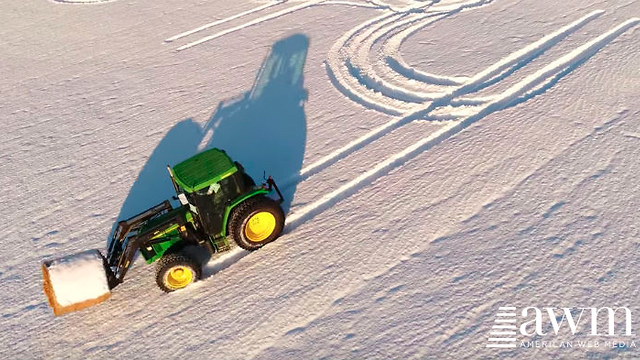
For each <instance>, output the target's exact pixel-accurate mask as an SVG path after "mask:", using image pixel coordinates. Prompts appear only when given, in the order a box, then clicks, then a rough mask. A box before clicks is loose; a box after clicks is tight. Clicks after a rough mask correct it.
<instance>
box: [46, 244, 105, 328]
mask: <svg viewBox="0 0 640 360" xmlns="http://www.w3.org/2000/svg"><path fill="white" fill-rule="evenodd" d="M42 278H43V281H42V282H43V284H42V285H43V288H44V293H45V295H46V296H47V299H48V300H49V305H50V306H51V307H52V308H53V313H54V315H56V316H58V315H62V314H66V313H69V312H72V311H76V310H81V309H84V308H87V307H89V306H92V305H95V304H98V303H101V302H103V301H105V300H107V299H108V298H109V296H110V295H111V292H110V290H109V284H108V280H107V274H106V271H105V268H104V260H103V258H102V255H101V254H100V252H99V251H98V250H87V251H83V252H80V253H77V254H73V255H69V256H65V257H61V258H57V259H54V260H49V261H44V262H43V263H42Z"/></svg>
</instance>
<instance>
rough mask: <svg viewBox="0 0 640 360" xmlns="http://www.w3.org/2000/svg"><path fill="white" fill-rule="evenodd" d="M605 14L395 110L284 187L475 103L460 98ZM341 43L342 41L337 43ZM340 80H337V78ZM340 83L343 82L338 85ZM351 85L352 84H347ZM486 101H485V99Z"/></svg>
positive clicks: (579, 22) (578, 22) (585, 19)
mask: <svg viewBox="0 0 640 360" xmlns="http://www.w3.org/2000/svg"><path fill="white" fill-rule="evenodd" d="M601 14H602V11H601V10H597V11H594V12H592V13H590V14H588V15H587V16H585V17H583V18H581V19H578V20H576V21H574V22H573V23H571V24H569V25H567V26H565V27H562V28H560V29H559V30H557V31H555V32H553V33H551V34H549V35H547V36H544V37H543V38H541V39H540V40H538V41H536V42H534V43H531V44H529V45H527V46H525V47H524V48H522V49H520V50H518V51H516V52H514V53H512V54H510V55H508V56H506V57H504V58H503V59H502V60H500V61H498V62H497V63H495V64H494V65H491V66H489V67H487V68H486V69H485V70H483V71H481V72H479V73H478V74H476V75H475V76H473V77H472V78H470V79H469V81H467V82H466V83H464V84H463V85H461V86H459V87H457V88H456V89H454V90H452V91H449V92H447V93H446V94H444V95H442V96H440V97H439V98H436V99H434V101H433V102H432V103H430V104H429V105H426V106H425V105H419V106H414V107H413V109H414V110H413V111H411V112H409V113H408V114H409V115H406V114H407V113H406V112H405V113H402V112H400V111H398V112H396V113H394V114H395V115H402V114H405V116H402V117H397V118H394V119H393V120H390V121H388V122H387V123H385V124H383V125H381V126H379V127H377V128H375V129H373V130H371V131H370V132H368V133H366V134H364V135H363V136H361V137H359V138H358V139H355V140H353V141H351V142H350V143H348V144H346V145H344V146H342V147H340V148H338V149H336V150H334V151H332V152H331V153H329V154H328V155H326V156H324V157H322V158H320V159H319V160H317V161H315V162H313V163H311V164H310V165H308V166H305V167H304V168H302V169H301V170H300V173H299V174H296V175H294V176H293V177H291V178H289V179H287V180H285V181H284V182H283V184H284V186H288V185H290V184H292V183H294V182H296V183H297V182H299V181H303V180H305V179H307V178H308V177H310V176H312V175H314V174H316V173H318V172H320V171H322V170H324V169H326V168H327V167H329V166H331V165H332V164H334V163H336V162H337V161H339V160H340V159H342V158H344V157H346V156H347V155H349V154H351V153H353V152H355V151H357V150H359V149H361V148H362V147H364V146H366V145H367V144H370V143H371V142H373V141H375V140H377V139H379V138H380V137H382V136H384V135H386V134H387V133H389V132H391V131H393V130H394V129H396V128H399V127H401V126H403V125H405V124H407V123H409V122H411V121H413V120H416V119H419V118H420V115H418V114H420V113H421V115H422V116H424V117H427V118H428V116H429V115H431V114H430V113H431V112H432V111H433V110H435V109H436V108H438V107H443V106H447V105H449V104H455V103H456V101H460V102H462V103H464V104H474V103H473V101H472V100H464V99H458V100H457V99H456V98H460V97H461V96H463V95H467V94H468V93H471V92H473V91H475V90H476V89H478V88H480V87H481V86H482V85H483V83H485V82H486V81H488V80H490V79H491V78H492V77H494V76H496V75H499V74H501V73H502V72H503V71H505V70H506V69H507V68H509V67H511V66H513V65H514V64H517V63H519V62H521V61H522V60H523V59H528V58H531V55H532V54H534V53H540V51H541V49H547V48H549V47H551V46H553V45H555V44H557V43H558V42H559V41H560V40H561V39H562V38H564V37H566V36H568V35H569V34H570V33H572V32H574V31H575V30H577V29H578V28H580V27H581V26H583V25H584V24H586V23H587V22H588V21H590V20H593V19H595V18H596V17H597V16H600V15H601ZM386 16H388V15H383V16H381V17H378V18H376V19H373V20H370V21H369V22H370V23H374V22H377V21H380V20H382V19H383V18H385V17H386ZM354 35H355V32H353V33H347V34H345V35H344V37H351V36H354ZM337 43H338V42H337ZM327 71H328V72H329V73H330V77H331V74H333V72H332V71H331V70H330V69H327ZM336 81H337V80H336ZM338 86H340V84H339V85H338ZM347 87H348V85H347ZM348 91H352V90H348ZM483 100H484V101H487V100H492V99H490V98H487V99H483ZM484 101H483V102H484ZM483 102H478V103H475V105H480V104H482V103H483ZM373 105H374V106H376V105H380V107H382V106H384V105H381V104H375V103H374V104H373Z"/></svg>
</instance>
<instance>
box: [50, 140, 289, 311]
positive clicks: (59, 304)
mask: <svg viewBox="0 0 640 360" xmlns="http://www.w3.org/2000/svg"><path fill="white" fill-rule="evenodd" d="M167 169H168V171H169V176H170V177H171V181H172V183H173V186H174V188H175V191H176V196H174V199H175V200H179V201H180V204H181V205H180V206H179V207H176V208H174V207H173V206H172V205H171V203H170V201H169V200H165V201H163V202H162V203H160V204H158V205H156V206H153V207H151V208H150V209H147V210H145V211H143V212H141V213H140V214H138V215H136V216H133V217H131V218H130V219H127V220H123V221H120V222H118V224H117V226H116V227H115V229H114V231H113V233H112V235H111V238H110V240H109V241H108V243H107V255H106V256H102V255H101V254H100V255H99V257H97V256H96V257H97V258H98V259H99V260H101V261H102V264H101V266H103V267H104V270H105V271H104V273H105V278H104V282H105V285H104V286H103V287H102V291H103V292H104V290H105V289H106V287H107V286H108V290H107V291H110V290H111V289H113V288H114V287H115V286H117V285H118V284H120V283H122V281H123V279H124V276H125V275H126V273H127V271H128V269H129V267H130V266H131V264H132V262H133V259H134V256H135V254H136V253H137V252H138V251H140V254H141V255H142V256H143V258H144V259H145V260H146V262H147V263H149V264H151V263H153V262H156V282H157V284H158V286H159V287H160V289H162V290H163V291H165V292H171V291H174V290H178V289H182V288H184V287H186V286H188V285H189V284H191V283H192V282H194V281H196V280H198V279H199V278H200V276H201V275H202V266H201V264H200V262H199V260H198V256H197V255H198V254H197V251H200V252H202V251H205V252H208V253H209V254H214V253H218V252H223V251H227V250H229V249H230V248H231V246H230V242H229V241H230V240H233V241H234V242H235V243H236V244H237V245H238V246H239V247H241V248H243V249H245V250H249V251H253V250H257V249H259V248H260V247H262V246H264V245H265V244H268V243H270V242H272V241H274V240H275V239H276V238H277V237H278V236H279V235H280V233H281V232H282V229H283V227H284V219H285V216H284V212H283V210H282V207H281V206H280V204H281V203H282V201H283V198H282V194H281V192H280V190H279V189H278V186H277V185H276V183H275V181H274V180H273V179H272V178H271V177H269V178H268V179H266V181H265V182H264V183H263V184H261V185H256V183H255V182H254V181H253V179H252V178H251V177H250V176H249V175H248V174H247V173H246V172H245V171H244V168H243V167H242V165H240V163H238V162H234V161H233V160H231V158H230V157H229V156H228V155H227V154H226V153H225V152H224V151H222V150H219V149H211V150H207V151H204V152H201V153H199V154H197V155H195V156H193V157H191V158H189V159H187V160H185V161H183V162H181V163H179V164H177V165H175V166H174V167H173V168H171V167H169V166H167ZM274 193H275V194H274ZM275 197H277V199H274V198H275ZM194 249H195V250H197V251H196V254H194V251H193V250H194ZM96 252H97V251H96ZM96 252H94V254H95V253H96ZM83 254H84V255H83V256H84V258H83V259H84V260H82V259H80V258H81V257H80V255H78V260H77V262H78V263H81V262H82V261H84V262H85V263H86V264H91V262H88V263H87V259H89V258H88V257H87V256H86V255H87V253H86V252H85V253H83ZM100 258H101V259H100ZM74 261H75V259H74V255H72V256H68V257H66V258H61V259H56V260H52V261H45V262H43V272H44V288H45V293H46V294H47V297H48V298H49V303H50V304H51V305H52V307H53V308H54V313H56V314H61V313H65V312H69V311H73V310H78V309H81V308H84V307H87V306H90V305H93V304H94V303H96V301H94V300H95V299H98V298H100V299H101V300H103V299H104V298H106V297H107V296H105V294H104V293H103V294H100V291H98V290H96V292H95V293H94V294H78V292H79V290H78V291H76V294H69V293H70V292H72V291H70V290H69V279H74V278H75V279H78V278H80V277H81V276H79V274H75V275H74V274H73V272H74V271H75V272H80V271H84V272H85V273H86V272H87V271H89V270H87V269H89V268H88V267H87V266H88V265H87V266H85V267H84V270H83V268H82V266H76V268H75V269H74V268H73V267H72V266H69V264H71V263H73V262H74ZM91 261H93V262H95V261H96V260H95V259H94V260H91ZM55 271H57V272H58V273H55ZM85 277H86V276H85ZM56 279H65V280H64V281H63V280H56ZM56 281H58V282H59V283H61V282H64V283H61V284H60V285H59V286H58V287H59V289H56V285H57V284H56ZM74 281H75V280H74ZM83 281H85V280H83ZM73 285H74V286H77V287H78V288H80V287H85V288H86V287H87V284H82V283H80V282H79V280H78V281H77V283H76V284H73ZM90 285H92V286H93V285H94V284H90ZM96 287H97V286H96ZM59 295H60V296H59ZM61 295H64V299H63V300H61V301H57V300H60V299H58V298H61ZM94 295H96V296H94ZM97 295H101V296H97ZM74 297H79V298H81V300H80V301H77V300H75V299H74V300H69V299H71V298H74ZM65 301H66V302H65ZM97 302H99V301H97ZM56 308H57V311H56Z"/></svg>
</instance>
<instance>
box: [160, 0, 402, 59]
mask: <svg viewBox="0 0 640 360" xmlns="http://www.w3.org/2000/svg"><path fill="white" fill-rule="evenodd" d="M285 2H287V0H284V1H281V2H278V3H274V4H269V6H266V5H263V6H259V7H257V8H255V9H252V10H248V11H245V12H244V13H240V14H237V15H234V16H231V17H230V18H227V19H222V20H219V21H214V22H212V23H209V24H205V25H203V26H200V27H198V28H196V29H193V30H189V31H186V32H184V33H181V34H178V35H176V36H173V37H170V38H168V39H167V40H165V41H166V42H170V41H174V40H177V39H180V38H182V37H185V36H188V35H191V34H194V33H197V32H199V31H202V30H205V29H208V28H210V27H213V26H216V25H220V24H223V23H225V22H228V21H231V20H234V19H237V18H240V17H242V16H245V15H249V14H251V13H254V12H257V11H259V10H263V9H266V8H268V7H271V6H273V5H278V4H283V3H285ZM317 5H346V6H357V7H366V8H373V9H391V7H390V6H388V5H383V4H380V5H377V4H363V3H357V2H352V1H331V0H309V1H307V2H303V3H301V4H299V5H295V6H292V7H289V8H287V9H284V10H280V11H277V12H274V13H271V14H268V15H265V16H262V17H259V18H257V19H254V20H251V21H248V22H246V23H244V24H241V25H238V26H234V27H231V28H228V29H226V30H222V31H219V32H217V33H215V34H212V35H209V36H205V37H203V38H201V39H198V40H195V41H192V42H190V43H188V44H186V45H182V46H180V47H178V48H177V49H176V50H177V51H182V50H186V49H189V48H191V47H194V46H196V45H199V44H202V43H205V42H207V41H210V40H213V39H217V38H219V37H221V36H224V35H227V34H231V33H233V32H236V31H239V30H242V29H244V28H247V27H250V26H253V25H257V24H260V23H263V22H265V21H268V20H272V19H275V18H279V17H282V16H284V15H288V14H291V13H293V12H296V11H298V10H302V9H306V8H309V7H312V6H317Z"/></svg>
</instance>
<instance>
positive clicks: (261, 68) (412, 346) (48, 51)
mask: <svg viewBox="0 0 640 360" xmlns="http://www.w3.org/2000/svg"><path fill="white" fill-rule="evenodd" d="M90 2H93V1H90ZM0 9H1V10H2V11H0V23H2V24H3V26H2V27H0V43H1V44H2V49H3V52H2V54H3V56H2V61H0V73H1V74H2V75H3V76H2V80H3V81H1V82H0V94H1V95H2V96H1V98H2V101H0V118H1V119H2V121H1V126H2V132H1V134H2V135H0V136H1V141H0V158H1V162H0V164H1V166H2V171H1V173H2V177H0V186H1V187H2V189H3V190H4V194H3V196H2V205H3V206H2V207H0V217H1V218H3V219H4V220H5V226H4V232H3V236H2V238H1V239H2V240H1V241H2V248H3V251H2V252H0V281H1V283H2V285H3V291H2V293H1V295H0V296H1V297H0V300H1V301H0V306H1V308H2V323H1V325H0V330H2V331H0V355H1V357H2V358H92V359H93V358H96V359H102V358H104V359H107V358H131V359H141V358H145V359H146V358H167V357H175V358H177V357H185V356H189V357H193V358H221V359H240V358H242V359H244V358H253V359H282V358H314V359H315V358H399V359H400V358H401V359H407V358H417V359H425V358H426V359H496V358H500V359H509V358H517V359H546V358H563V359H584V358H589V359H611V358H631V359H633V358H640V352H639V351H640V350H638V349H637V348H611V347H604V346H601V347H598V348H593V347H592V348H579V347H573V348H553V347H545V348H530V349H524V348H487V347H486V344H487V339H488V338H489V337H490V335H489V333H490V331H491V329H492V325H493V324H494V318H495V315H496V312H497V311H498V309H499V307H505V306H513V307H516V308H517V309H522V308H524V307H527V306H537V307H539V308H542V307H556V308H559V307H588V306H597V307H603V306H613V307H617V306H626V307H628V308H630V309H631V311H632V313H633V316H634V332H635V333H637V332H638V326H639V325H638V314H640V306H639V304H638V300H639V299H640V278H638V275H637V269H638V268H639V265H640V264H639V260H638V259H639V257H638V254H639V251H640V215H639V213H638V211H637V209H638V208H639V207H640V191H638V190H640V189H639V185H638V184H640V162H639V161H638V159H639V158H640V143H639V142H638V140H639V137H640V136H638V134H640V122H639V118H640V102H639V101H638V99H639V98H640V80H639V77H638V74H639V69H640V33H639V32H638V31H639V30H638V29H639V26H638V17H639V16H640V1H638V0H635V1H634V0H612V1H606V2H603V1H597V0H566V1H561V2H558V1H551V0H538V1H531V0H520V1H514V0H484V1H482V0H467V1H464V0H462V1H458V0H441V1H439V2H432V1H411V0H389V1H386V2H385V1H383V0H374V1H364V0H351V1H334V0H325V1H318V0H311V1H297V0H296V1H294V0H290V1H257V0H256V1H222V0H217V1H214V0H211V1H198V0H180V1H173V0H169V1H162V2H157V1H156V2H151V1H144V0H114V1H108V2H102V3H98V4H88V3H87V4H65V3H61V2H57V1H45V0H25V1H6V2H3V3H2V4H0ZM300 74H301V75H302V77H300ZM302 104H303V105H302ZM249 129H254V131H252V132H250V131H249ZM211 146H219V147H222V148H225V149H227V151H228V152H229V153H230V154H231V155H232V156H233V157H234V158H235V159H237V160H238V161H240V162H242V163H243V165H245V167H246V168H247V169H248V171H249V172H250V173H251V175H252V176H254V177H255V178H258V179H259V178H261V177H262V174H263V170H265V171H266V172H267V173H268V174H271V175H273V176H274V178H275V179H276V181H278V183H279V184H281V185H282V187H283V190H284V192H285V196H286V197H287V202H286V203H285V207H286V210H287V226H286V231H285V233H284V234H283V236H282V237H281V238H280V239H279V240H278V241H277V242H275V243H273V244H270V245H269V246H266V247H265V248H263V249H261V250H259V251H257V252H253V253H250V254H248V253H246V252H243V251H240V250H237V249H236V250H233V251H232V252H230V253H227V254H224V255H223V256H221V257H218V258H215V259H213V260H212V261H211V262H210V263H209V264H207V265H206V266H205V269H204V277H205V278H204V279H203V281H200V282H198V283H197V284H195V285H194V286H192V287H191V288H190V289H186V290H184V291H178V292H175V293H172V294H165V293H163V292H162V291H161V290H160V289H158V288H157V286H156V285H155V281H154V278H153V270H154V269H153V267H152V266H147V265H146V264H145V263H144V261H142V259H138V260H137V261H136V262H135V264H134V266H133V268H132V269H131V271H130V272H129V273H128V274H127V277H126V279H125V282H124V283H123V284H122V285H120V286H118V287H117V288H116V289H114V291H113V292H112V296H111V298H110V299H109V300H108V301H106V302H104V303H102V304H99V305H97V306H94V307H91V308H89V309H86V310H83V311H79V312H75V313H71V314H68V315H65V316H62V317H58V318H55V317H54V316H53V315H52V313H51V310H50V309H49V307H48V305H47V303H46V298H45V296H44V294H43V293H42V283H41V281H42V280H41V274H40V271H39V267H40V262H41V261H42V260H43V259H47V258H54V257H59V256H63V255H67V254H72V253H76V252H78V251H80V250H84V249H91V248H104V246H105V243H106V239H107V237H108V234H109V232H110V230H111V228H112V226H113V223H114V222H115V221H116V220H118V219H119V218H125V217H127V216H131V215H133V214H135V213H137V212H139V211H141V210H144V209H146V208H147V207H150V206H152V205H155V204H157V203H158V202H160V201H162V200H163V199H165V198H167V197H169V196H171V195H172V188H171V183H170V181H169V179H168V177H167V174H166V168H165V166H166V164H176V163H177V162H179V161H180V160H183V159H185V158H186V157H188V156H190V155H193V154H194V153H195V152H197V151H198V150H199V149H204V148H208V147H211ZM520 338H521V339H520V340H523V339H522V336H520ZM559 339H560V338H559ZM562 339H563V340H585V336H584V334H582V335H580V334H579V335H575V336H573V335H571V334H564V337H562ZM594 339H599V340H600V341H604V340H606V339H605V337H604V336H601V337H589V339H588V340H594ZM634 339H635V340H637V341H636V344H637V345H638V346H640V341H638V340H640V339H638V338H634ZM537 340H543V339H541V338H538V339H537Z"/></svg>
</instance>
